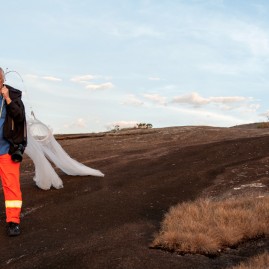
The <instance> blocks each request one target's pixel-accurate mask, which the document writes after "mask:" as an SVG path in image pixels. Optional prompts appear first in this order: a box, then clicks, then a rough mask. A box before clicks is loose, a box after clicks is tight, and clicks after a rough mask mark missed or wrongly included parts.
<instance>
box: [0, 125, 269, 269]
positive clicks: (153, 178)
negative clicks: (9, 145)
mask: <svg viewBox="0 0 269 269" xmlns="http://www.w3.org/2000/svg"><path fill="white" fill-rule="evenodd" d="M57 139H58V141H59V142H60V143H61V145H62V146H63V148H64V149H65V150H66V151H67V152H68V153H69V154H70V155H71V156H72V157H73V158H75V159H77V160H78V161H80V162H82V163H84V164H86V165H88V166H90V167H92V168H96V169H99V170H101V171H102V172H103V173H104V174H105V177H104V178H98V177H91V176H86V177H72V176H68V175H65V174H64V173H63V172H61V171H59V170H57V172H59V175H60V177H61V178H62V180H63V182H64V188H63V189H60V190H55V189H51V190H48V191H43V190H40V189H38V188H37V187H36V186H35V184H34V181H33V176H34V166H33V163H32V161H31V159H29V158H28V157H27V156H25V158H24V161H23V163H22V166H21V172H22V176H21V183H22V192H23V197H24V201H23V210H22V223H21V228H22V234H21V235H20V236H19V237H15V238H9V237H7V236H6V231H5V209H4V202H3V201H2V202H1V203H0V220H1V221H0V242H1V243H0V253H1V255H0V268H2V269H4V268H11V269H12V268H16V269H19V268H20V269H22V268H25V269H26V268H27V269H28V268H44V269H45V268H46V269H47V268H54V269H55V268H91V269H95V268H96V269H97V268H98V269H105V268H111V269H113V268H117V269H120V268H122V269H123V268H124V269H128V268H130V269H131V268H134V269H136V268H141V269H142V268H154V269H158V268H160V269H166V268H173V269H174V268H182V269H183V268H188V269H190V268H195V269H200V268H229V267H231V266H232V265H235V264H237V263H238V262H240V261H244V260H246V259H247V258H248V257H251V256H253V255H256V254H258V253H261V252H263V251H264V250H266V249H267V250H269V239H268V238H256V239H253V240H251V241H246V242H242V243H241V244H240V245H238V246H236V247H235V248H232V249H230V248H227V249H226V250H225V251H224V252H222V253H220V254H219V255H218V256H214V257H207V256H203V255H185V256H180V255H178V254H176V253H170V252H166V251H162V250H158V249H151V248H150V247H149V245H150V243H151V242H152V239H153V237H154V234H156V233H157V232H158V231H159V227H160V223H161V221H162V219H163V217H164V214H165V213H166V212H167V211H168V209H169V208H170V207H171V206H173V205H175V204H177V203H180V202H182V201H189V200H194V199H197V198H198V197H201V196H203V197H204V196H210V197H212V198H214V199H221V198H223V197H230V196H235V195H239V194H242V193H249V194H251V195H254V196H260V195H268V188H269V129H257V128H254V127H251V126H246V127H244V128H243V127H240V126H237V128H213V127H204V126H200V127H191V126H188V127H171V128H163V129H144V130H142V129H139V130H126V131H123V130H122V131H119V132H117V133H99V134H84V135H66V136H65V135H60V136H57ZM1 193H2V191H1ZM2 200H3V196H2Z"/></svg>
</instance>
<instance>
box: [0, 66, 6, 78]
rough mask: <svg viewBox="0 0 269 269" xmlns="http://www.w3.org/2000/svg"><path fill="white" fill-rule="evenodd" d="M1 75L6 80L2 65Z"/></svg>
mask: <svg viewBox="0 0 269 269" xmlns="http://www.w3.org/2000/svg"><path fill="white" fill-rule="evenodd" d="M0 73H1V74H0V75H2V78H3V80H5V72H4V70H3V68H2V67H0Z"/></svg>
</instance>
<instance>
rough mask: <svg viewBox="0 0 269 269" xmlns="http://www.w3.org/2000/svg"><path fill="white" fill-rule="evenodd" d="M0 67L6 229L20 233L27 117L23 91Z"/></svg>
mask: <svg viewBox="0 0 269 269" xmlns="http://www.w3.org/2000/svg"><path fill="white" fill-rule="evenodd" d="M4 81H5V73H4V71H3V69H2V68H1V67H0V176H1V180H2V186H3V191H4V196H5V206H6V222H7V232H8V235H9V236H16V235H19V234H20V226H19V223H20V213H21V206H22V194H21V190H20V162H21V160H22V154H23V152H24V149H25V147H26V144H27V133H26V131H27V129H26V117H25V109H24V105H23V102H22V100H21V95H22V93H21V91H19V90H17V89H14V88H12V87H11V86H9V85H5V84H4Z"/></svg>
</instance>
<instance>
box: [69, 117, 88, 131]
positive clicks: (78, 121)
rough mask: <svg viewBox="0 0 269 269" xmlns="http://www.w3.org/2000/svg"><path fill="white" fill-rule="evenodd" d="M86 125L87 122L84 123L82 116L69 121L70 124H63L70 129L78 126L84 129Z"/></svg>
mask: <svg viewBox="0 0 269 269" xmlns="http://www.w3.org/2000/svg"><path fill="white" fill-rule="evenodd" d="M86 127H87V124H86V121H85V119H83V118H78V119H76V120H75V121H74V122H71V123H70V124H65V125H64V128H65V129H70V130H72V129H73V130H76V129H78V128H79V129H80V128H82V129H84V128H86Z"/></svg>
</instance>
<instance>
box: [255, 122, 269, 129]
mask: <svg viewBox="0 0 269 269" xmlns="http://www.w3.org/2000/svg"><path fill="white" fill-rule="evenodd" d="M257 128H261V129H262V128H269V122H261V123H258V124H257Z"/></svg>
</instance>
